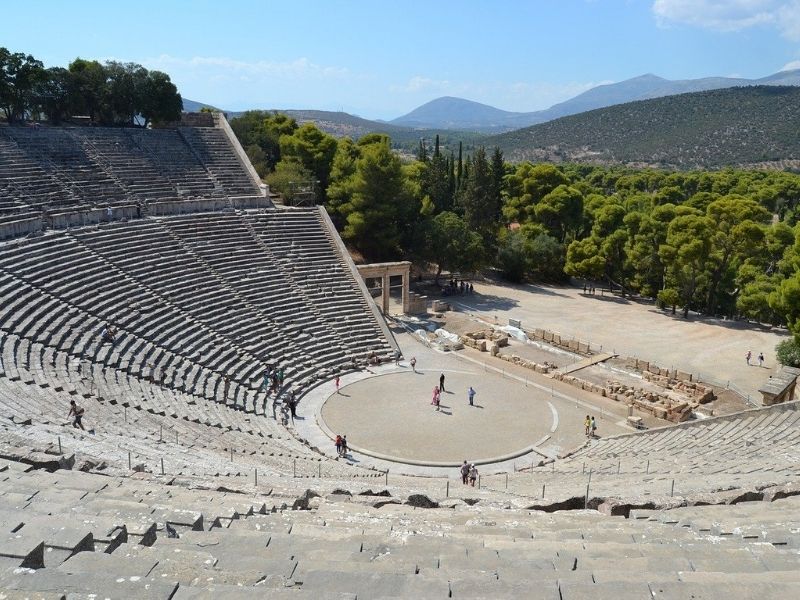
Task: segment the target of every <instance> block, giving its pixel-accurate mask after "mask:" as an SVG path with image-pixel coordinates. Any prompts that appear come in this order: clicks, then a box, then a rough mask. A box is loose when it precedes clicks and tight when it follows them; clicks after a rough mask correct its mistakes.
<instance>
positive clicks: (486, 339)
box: [460, 329, 508, 356]
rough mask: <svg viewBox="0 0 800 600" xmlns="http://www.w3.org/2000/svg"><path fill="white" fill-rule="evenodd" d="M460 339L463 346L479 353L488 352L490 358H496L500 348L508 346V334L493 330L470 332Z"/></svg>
mask: <svg viewBox="0 0 800 600" xmlns="http://www.w3.org/2000/svg"><path fill="white" fill-rule="evenodd" d="M460 339H461V342H462V343H463V344H464V345H465V346H469V347H470V348H475V349H476V350H480V351H481V352H490V353H491V355H492V356H497V355H498V354H499V352H500V348H505V347H506V346H508V334H506V333H504V332H502V331H495V330H494V329H481V330H480V331H471V332H469V333H465V334H464V335H462V336H461V337H460Z"/></svg>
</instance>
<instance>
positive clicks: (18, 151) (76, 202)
mask: <svg viewBox="0 0 800 600" xmlns="http://www.w3.org/2000/svg"><path fill="white" fill-rule="evenodd" d="M259 195H261V190H260V189H259V188H258V185H257V183H256V182H254V181H253V180H252V178H251V176H250V175H249V173H248V172H247V169H246V168H245V167H244V166H243V165H242V164H241V162H240V160H239V158H238V156H237V155H236V153H235V151H234V149H233V147H232V145H231V141H230V140H229V139H228V137H227V136H226V134H225V132H224V131H223V130H222V129H218V128H198V129H195V128H181V129H180V130H175V129H153V130H149V129H148V130H142V129H132V128H102V127H39V128H32V127H8V126H2V127H0V215H3V214H11V213H23V212H29V211H32V210H34V211H35V210H41V209H49V210H51V209H54V208H60V207H72V208H78V207H84V206H87V205H88V206H92V205H94V206H98V205H99V206H106V205H108V204H111V205H114V204H119V203H136V202H144V203H146V202H149V201H159V200H167V199H175V198H213V197H218V198H229V197H236V196H259Z"/></svg>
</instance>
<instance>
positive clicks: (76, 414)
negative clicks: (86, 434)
mask: <svg viewBox="0 0 800 600" xmlns="http://www.w3.org/2000/svg"><path fill="white" fill-rule="evenodd" d="M70 417H73V419H74V420H73V421H72V426H73V427H74V428H75V429H78V428H80V429H81V430H83V431H86V429H85V428H84V426H83V423H81V419H83V408H81V407H80V406H78V405H77V404H75V400H70V401H69V413H67V418H68V419H69V418H70Z"/></svg>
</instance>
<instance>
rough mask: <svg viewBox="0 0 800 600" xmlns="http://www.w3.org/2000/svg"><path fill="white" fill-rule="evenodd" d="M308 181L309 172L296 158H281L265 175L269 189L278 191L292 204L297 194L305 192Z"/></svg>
mask: <svg viewBox="0 0 800 600" xmlns="http://www.w3.org/2000/svg"><path fill="white" fill-rule="evenodd" d="M256 148H258V146H256ZM259 150H260V149H259ZM310 181H311V173H309V171H308V169H306V168H304V167H303V165H301V164H300V163H299V162H297V161H296V160H282V161H281V162H279V163H278V165H277V166H276V167H275V171H273V172H272V173H270V174H269V175H267V177H266V182H267V184H268V185H269V187H270V189H271V190H274V191H276V192H278V193H279V194H280V195H281V196H282V197H283V200H284V201H285V202H286V203H287V204H292V203H293V201H294V200H295V198H296V197H297V196H298V195H299V194H302V193H307V190H309V189H310V187H311V186H310Z"/></svg>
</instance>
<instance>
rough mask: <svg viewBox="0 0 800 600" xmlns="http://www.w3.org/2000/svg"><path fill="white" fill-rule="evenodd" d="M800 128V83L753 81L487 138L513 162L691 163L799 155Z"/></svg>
mask: <svg viewBox="0 0 800 600" xmlns="http://www.w3.org/2000/svg"><path fill="white" fill-rule="evenodd" d="M798 131H800V88H797V87H776V86H756V87H745V88H729V89H723V90H713V91H708V92H696V93H691V94H680V95H677V96H668V97H665V98H656V99H653V100H643V101H640V102H630V103H628V104H621V105H617V106H612V107H609V108H602V109H598V110H593V111H589V112H585V113H581V114H578V115H573V116H570V117H564V118H561V119H557V120H555V121H550V122H548V123H543V124H541V125H535V126H533V127H528V128H525V129H520V130H517V131H512V132H509V133H505V134H501V135H497V136H493V137H491V138H488V139H487V140H485V143H486V145H487V146H498V147H499V148H500V149H501V150H502V151H503V152H504V154H505V156H506V158H507V159H510V160H512V161H522V160H547V161H552V162H573V161H591V162H595V163H600V164H619V163H622V164H629V165H639V166H656V167H670V168H678V169H693V168H719V167H723V166H737V165H747V164H755V163H772V162H778V161H794V160H798V159H800V136H798ZM782 164H785V163H782Z"/></svg>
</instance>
